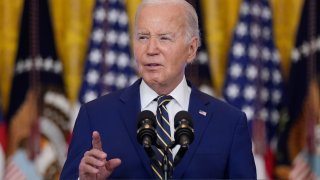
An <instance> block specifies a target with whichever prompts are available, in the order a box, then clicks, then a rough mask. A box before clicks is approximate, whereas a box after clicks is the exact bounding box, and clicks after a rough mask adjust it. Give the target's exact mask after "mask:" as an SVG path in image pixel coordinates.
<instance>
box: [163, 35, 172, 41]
mask: <svg viewBox="0 0 320 180" xmlns="http://www.w3.org/2000/svg"><path fill="white" fill-rule="evenodd" d="M160 40H161V41H172V38H171V37H169V36H160Z"/></svg>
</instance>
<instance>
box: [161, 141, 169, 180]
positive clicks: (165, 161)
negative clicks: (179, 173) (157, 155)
mask: <svg viewBox="0 0 320 180" xmlns="http://www.w3.org/2000/svg"><path fill="white" fill-rule="evenodd" d="M168 151H169V148H168V147H165V148H164V155H163V159H162V170H163V174H164V180H167V179H168V174H169V172H171V170H170V165H169V160H168ZM169 177H170V176H169Z"/></svg>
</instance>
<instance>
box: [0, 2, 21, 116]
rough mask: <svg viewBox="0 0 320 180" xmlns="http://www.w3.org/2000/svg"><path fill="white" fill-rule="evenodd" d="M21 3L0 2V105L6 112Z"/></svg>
mask: <svg viewBox="0 0 320 180" xmlns="http://www.w3.org/2000/svg"><path fill="white" fill-rule="evenodd" d="M22 5H23V1H21V0H0V92H1V93H0V98H1V102H0V104H1V105H2V106H3V109H4V111H6V110H7V108H8V107H7V105H8V101H9V93H10V88H11V81H12V79H11V78H12V75H13V68H14V67H13V66H14V59H15V55H16V51H17V40H18V29H19V28H18V27H19V25H20V18H19V17H20V15H21V8H22Z"/></svg>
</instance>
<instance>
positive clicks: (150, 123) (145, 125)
mask: <svg viewBox="0 0 320 180" xmlns="http://www.w3.org/2000/svg"><path fill="white" fill-rule="evenodd" d="M156 125H157V122H156V117H155V116H154V114H153V112H151V111H149V110H145V111H142V112H141V113H140V114H139V116H138V124H137V127H138V130H137V139H138V142H139V143H140V144H142V145H143V147H145V148H151V145H153V144H155V142H156V140H157V134H156Z"/></svg>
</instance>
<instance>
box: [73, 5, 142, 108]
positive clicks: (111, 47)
mask: <svg viewBox="0 0 320 180" xmlns="http://www.w3.org/2000/svg"><path fill="white" fill-rule="evenodd" d="M93 18H94V19H93V27H92V33H91V39H90V47H89V51H88V55H87V59H86V64H85V70H84V76H83V83H82V87H81V90H80V95H79V96H80V97H79V101H80V103H81V104H83V103H85V102H88V101H90V100H93V99H95V98H97V97H99V96H101V95H103V94H106V93H109V92H112V91H115V90H117V89H121V88H124V87H126V86H128V85H130V84H132V83H133V82H134V81H135V80H136V79H137V76H136V72H135V68H134V61H133V60H132V58H131V54H130V37H129V26H128V16H127V13H126V8H125V3H124V0H97V1H96V5H95V9H94V14H93Z"/></svg>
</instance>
